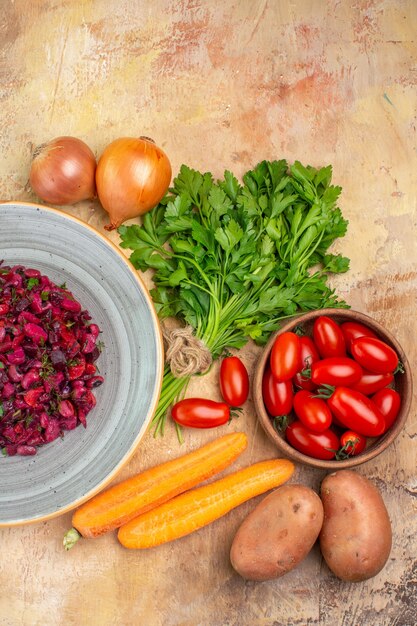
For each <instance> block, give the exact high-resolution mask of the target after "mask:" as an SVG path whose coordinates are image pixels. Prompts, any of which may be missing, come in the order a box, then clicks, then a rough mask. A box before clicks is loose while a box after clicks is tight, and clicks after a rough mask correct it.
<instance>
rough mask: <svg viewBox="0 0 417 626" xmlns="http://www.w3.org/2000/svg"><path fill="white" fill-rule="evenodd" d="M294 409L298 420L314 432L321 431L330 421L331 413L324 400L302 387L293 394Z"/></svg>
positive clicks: (326, 427) (327, 426) (325, 428)
mask: <svg viewBox="0 0 417 626" xmlns="http://www.w3.org/2000/svg"><path fill="white" fill-rule="evenodd" d="M294 411H295V414H296V415H297V417H298V419H299V420H300V422H302V423H303V424H304V426H307V428H309V429H310V430H313V431H314V432H315V433H322V432H323V431H324V430H327V429H328V428H329V426H330V424H331V423H332V414H331V412H330V409H329V407H328V406H327V404H326V402H325V401H324V400H321V399H320V398H315V397H314V396H313V395H312V394H311V392H310V391H306V390H304V389H303V390H302V391H297V393H296V394H295V396H294Z"/></svg>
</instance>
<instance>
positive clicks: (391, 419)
mask: <svg viewBox="0 0 417 626" xmlns="http://www.w3.org/2000/svg"><path fill="white" fill-rule="evenodd" d="M289 334H293V335H297V336H298V337H299V338H300V341H301V343H304V344H306V345H307V346H309V347H308V349H307V348H306V347H304V349H303V348H302V347H300V350H299V352H298V355H301V363H300V364H299V366H298V370H297V372H296V374H295V375H293V370H291V371H292V375H291V376H292V377H290V380H289V379H288V377H286V371H284V370H285V367H284V366H285V355H284V356H282V355H280V353H279V349H278V348H279V345H280V344H281V345H284V343H285V344H286V345H291V346H292V351H291V359H289V360H288V363H290V365H291V364H293V363H294V362H295V361H296V360H297V353H296V354H295V355H294V349H293V348H294V345H295V344H296V341H295V340H294V339H293V338H292V339H290V340H289V338H288V335H289ZM283 335H284V336H285V338H286V339H285V342H283V341H282V340H281V339H280V337H282V336H283ZM277 346H278V348H277ZM295 352H296V351H295ZM272 355H273V359H274V363H275V372H276V371H277V370H279V368H280V367H281V370H280V371H281V372H284V374H283V378H284V379H285V380H280V379H279V377H277V376H275V378H274V377H273V375H272V374H271V362H272ZM357 355H358V356H357ZM280 358H281V361H282V362H281V363H279V365H278V366H277V363H278V361H279V359H280ZM266 383H268V385H266ZM284 384H285V385H286V399H287V400H288V398H289V397H290V401H287V404H286V405H285V412H283V413H282V414H278V415H276V414H274V410H276V409H277V408H278V407H279V405H277V404H275V405H274V404H271V397H274V393H276V390H277V388H278V387H283V385H284ZM253 388H254V392H253V395H254V404H255V409H256V412H257V415H258V419H259V421H260V423H261V425H262V427H263V428H264V430H265V432H266V434H267V435H268V437H269V438H270V439H271V440H272V441H273V443H274V444H275V445H276V446H277V448H278V450H279V452H280V453H281V454H284V455H285V456H287V457H289V458H292V459H293V460H295V461H298V462H300V463H303V464H306V465H311V466H314V467H320V468H326V469H342V468H348V467H354V466H356V465H360V464H362V463H365V462H367V461H370V460H371V459H373V458H375V457H376V456H377V455H379V454H380V453H381V452H383V451H384V450H385V449H386V448H387V447H388V446H389V445H390V444H391V443H392V442H393V441H394V440H395V439H396V438H397V437H398V435H399V434H400V432H401V430H402V429H403V427H404V424H405V421H406V419H407V415H408V413H409V410H410V405H411V399H412V375H411V369H410V365H409V363H408V360H407V357H406V354H405V352H404V350H403V348H402V347H401V345H400V344H399V342H398V341H397V340H396V339H395V337H394V336H393V335H392V334H391V333H390V332H389V331H388V330H386V329H385V328H384V327H383V326H382V325H381V324H380V323H379V322H377V321H376V320H374V319H373V318H371V317H370V316H368V315H366V314H364V313H361V312H358V311H353V310H350V309H322V310H317V311H311V312H308V313H305V314H301V315H298V316H295V317H294V318H292V319H291V320H290V321H289V322H287V323H286V324H285V325H283V326H282V327H281V328H280V329H279V330H278V331H276V332H275V333H274V334H273V335H271V338H270V340H269V342H268V344H267V345H266V346H265V348H264V350H263V352H262V354H261V356H260V358H259V360H258V363H257V366H256V371H255V377H254V384H253ZM288 402H289V404H290V407H291V408H290V410H288V408H289V404H288Z"/></svg>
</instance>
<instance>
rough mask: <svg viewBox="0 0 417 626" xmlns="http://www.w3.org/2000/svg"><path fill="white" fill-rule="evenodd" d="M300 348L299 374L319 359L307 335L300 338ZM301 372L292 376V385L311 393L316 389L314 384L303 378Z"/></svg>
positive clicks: (309, 379)
mask: <svg viewBox="0 0 417 626" xmlns="http://www.w3.org/2000/svg"><path fill="white" fill-rule="evenodd" d="M300 348H301V372H302V371H303V370H305V369H309V368H310V367H311V366H312V364H313V363H315V362H316V361H318V360H319V359H320V355H319V353H318V352H317V348H316V346H315V345H314V342H313V340H312V339H311V337H308V335H302V336H301V337H300ZM301 372H297V374H296V375H295V376H294V384H295V385H296V386H297V387H300V388H301V389H307V391H313V389H315V388H316V386H315V384H314V383H313V381H312V380H311V378H308V377H306V376H303V375H302V373H301Z"/></svg>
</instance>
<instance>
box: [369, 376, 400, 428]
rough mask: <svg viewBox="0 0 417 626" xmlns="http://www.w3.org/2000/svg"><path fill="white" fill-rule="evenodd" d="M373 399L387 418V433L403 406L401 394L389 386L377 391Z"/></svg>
mask: <svg viewBox="0 0 417 626" xmlns="http://www.w3.org/2000/svg"><path fill="white" fill-rule="evenodd" d="M372 401H373V402H374V404H375V405H376V406H377V407H378V409H379V410H380V411H381V413H382V415H383V416H384V418H385V430H384V433H385V432H386V431H387V430H388V429H389V428H391V426H392V425H393V423H394V422H395V420H396V419H397V415H398V413H399V410H400V406H401V396H400V394H399V393H398V391H395V389H391V388H389V387H388V388H387V389H380V390H379V391H377V392H376V394H375V395H374V396H372Z"/></svg>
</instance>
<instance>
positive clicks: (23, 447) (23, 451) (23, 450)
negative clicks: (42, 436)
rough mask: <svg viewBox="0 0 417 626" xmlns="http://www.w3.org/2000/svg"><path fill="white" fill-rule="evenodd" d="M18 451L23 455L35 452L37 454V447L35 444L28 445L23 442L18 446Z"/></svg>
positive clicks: (31, 454) (30, 454)
mask: <svg viewBox="0 0 417 626" xmlns="http://www.w3.org/2000/svg"><path fill="white" fill-rule="evenodd" d="M16 453H17V454H20V455H21V456H33V455H34V454H36V448H35V446H27V445H24V444H21V445H19V446H17V449H16Z"/></svg>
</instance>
